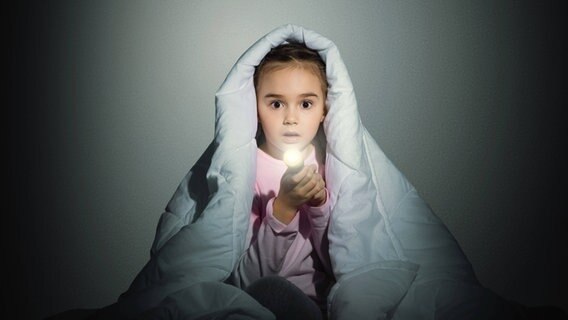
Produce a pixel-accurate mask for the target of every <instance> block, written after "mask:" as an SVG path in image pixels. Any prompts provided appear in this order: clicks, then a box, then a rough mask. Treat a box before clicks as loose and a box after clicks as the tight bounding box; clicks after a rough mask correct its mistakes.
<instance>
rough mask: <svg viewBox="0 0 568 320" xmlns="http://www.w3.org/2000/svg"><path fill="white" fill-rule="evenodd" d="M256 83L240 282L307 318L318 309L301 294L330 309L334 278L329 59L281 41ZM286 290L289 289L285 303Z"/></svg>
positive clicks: (281, 310)
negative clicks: (324, 157)
mask: <svg viewBox="0 0 568 320" xmlns="http://www.w3.org/2000/svg"><path fill="white" fill-rule="evenodd" d="M254 84H255V89H256V98H257V108H258V122H259V129H258V133H257V143H258V152H257V160H256V161H257V162H256V183H255V195H254V199H253V206H252V215H251V219H250V227H249V231H248V236H247V240H246V243H247V247H248V249H247V250H246V251H245V253H244V254H243V256H242V258H241V259H240V261H239V263H238V264H237V267H236V269H235V271H234V272H233V275H232V281H233V283H235V284H236V285H238V286H239V287H242V288H247V292H249V293H250V294H251V295H252V296H253V297H255V298H256V299H257V300H258V301H259V302H261V304H263V305H264V306H266V307H268V308H269V309H270V310H271V311H273V313H275V315H276V316H277V318H282V319H284V318H287V319H300V318H301V317H305V316H309V315H310V313H309V312H310V310H311V311H313V309H314V308H311V309H310V308H309V307H310V305H311V304H310V301H306V300H307V299H302V294H301V292H303V293H304V294H305V295H307V296H309V297H310V298H312V299H313V300H314V301H316V302H317V303H318V305H319V306H320V308H321V309H322V310H325V301H326V299H325V298H326V295H327V292H328V289H329V287H330V284H331V283H332V272H331V266H330V261H329V254H328V244H327V235H326V231H327V226H328V222H329V215H330V201H329V199H328V198H329V197H328V195H327V191H326V189H325V181H324V179H323V177H322V174H323V172H324V170H323V163H322V162H321V157H319V156H316V154H319V155H321V154H322V153H323V150H322V148H321V146H322V144H321V143H314V139H315V138H316V135H317V133H318V130H319V129H320V128H321V123H322V122H323V120H324V117H325V109H326V107H325V102H326V96H327V78H326V75H325V64H324V63H323V61H322V60H321V57H320V56H319V55H318V53H317V52H315V51H313V50H310V49H308V48H306V46H305V45H303V44H294V43H291V44H284V45H280V46H278V47H276V48H274V49H272V50H271V51H270V52H269V53H268V54H267V55H266V56H265V58H264V59H263V60H262V62H261V63H260V65H259V66H258V67H257V69H256V72H255V76H254ZM319 132H320V135H321V132H322V131H321V130H319ZM324 146H325V145H324ZM316 149H318V152H316ZM289 150H296V151H299V152H300V155H301V162H302V163H303V164H304V166H303V167H301V168H299V169H296V168H288V167H287V165H286V164H285V162H284V161H283V157H284V153H285V152H286V151H289ZM318 158H320V161H318ZM266 276H280V277H282V278H283V279H286V280H288V281H289V282H288V281H286V280H283V279H278V278H264V277H266ZM259 279H263V280H262V281H257V280H259ZM267 279H270V280H267ZM255 281H257V282H255ZM295 287H297V288H299V289H301V291H300V290H297V289H296V288H295ZM283 294H288V295H289V297H288V298H287V299H286V300H285V302H284V301H282V298H283V297H282V295H283ZM302 300H304V301H302ZM292 301H297V303H291V302H292ZM295 308H296V309H297V310H296V309H295ZM306 308H307V309H308V310H307V311H305V310H302V309H306ZM296 311H298V312H296ZM293 312H296V314H293ZM313 314H314V312H312V315H313ZM324 314H325V312H324ZM308 318H312V319H313V318H314V317H313V316H312V317H308Z"/></svg>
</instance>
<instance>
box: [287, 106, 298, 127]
mask: <svg viewBox="0 0 568 320" xmlns="http://www.w3.org/2000/svg"><path fill="white" fill-rule="evenodd" d="M284 124H285V125H294V124H298V116H297V114H296V111H295V110H293V108H288V110H286V113H285V114H284Z"/></svg>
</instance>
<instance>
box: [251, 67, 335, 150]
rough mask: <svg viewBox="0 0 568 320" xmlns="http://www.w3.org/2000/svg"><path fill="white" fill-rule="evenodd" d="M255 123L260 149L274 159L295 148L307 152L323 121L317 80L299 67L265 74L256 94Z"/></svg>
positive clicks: (322, 109)
mask: <svg viewBox="0 0 568 320" xmlns="http://www.w3.org/2000/svg"><path fill="white" fill-rule="evenodd" d="M256 97H257V98H256V99H257V109H258V120H259V122H260V124H261V126H262V130H263V131H264V136H265V138H266V142H264V144H262V145H261V146H260V148H261V149H262V150H263V151H264V152H266V153H268V154H269V155H271V156H272V157H274V158H276V159H282V157H283V154H284V152H285V151H287V150H289V149H297V150H299V151H301V152H302V153H303V155H304V157H305V156H306V155H307V153H308V152H309V151H310V148H308V147H309V146H311V142H312V140H313V139H314V137H315V135H316V133H317V131H318V128H319V125H320V123H321V122H322V121H323V119H324V110H325V97H324V93H323V92H322V85H321V81H320V79H319V78H318V77H317V76H316V75H315V74H314V73H312V72H310V71H308V70H306V69H304V68H301V67H287V68H283V69H277V70H274V71H270V72H267V73H264V74H263V75H262V76H261V78H260V79H259V82H258V88H257V92H256Z"/></svg>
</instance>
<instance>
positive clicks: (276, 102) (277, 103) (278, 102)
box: [270, 101, 282, 109]
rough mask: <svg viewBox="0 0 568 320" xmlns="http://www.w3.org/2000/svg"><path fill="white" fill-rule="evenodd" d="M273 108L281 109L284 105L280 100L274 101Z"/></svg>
mask: <svg viewBox="0 0 568 320" xmlns="http://www.w3.org/2000/svg"><path fill="white" fill-rule="evenodd" d="M270 105H271V106H272V108H274V109H280V108H281V107H282V102H280V101H273V102H272V103H271V104H270Z"/></svg>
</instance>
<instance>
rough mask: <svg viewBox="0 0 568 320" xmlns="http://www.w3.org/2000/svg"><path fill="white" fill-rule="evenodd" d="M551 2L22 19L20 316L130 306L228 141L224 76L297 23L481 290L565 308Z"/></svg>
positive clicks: (18, 65)
mask: <svg viewBox="0 0 568 320" xmlns="http://www.w3.org/2000/svg"><path fill="white" fill-rule="evenodd" d="M560 2H561V1H559V3H560ZM552 3H553V2H552V1H551V2H550V3H547V2H542V1H535V2H534V3H530V2H528V1H465V0H464V1H449V0H448V1H404V2H403V1H356V2H355V1H309V2H304V1H272V2H268V1H152V2H150V1H68V2H65V1H59V2H52V3H51V4H47V3H43V2H38V3H28V4H26V5H20V6H19V7H14V8H10V9H9V10H8V9H7V10H6V12H7V15H8V16H9V17H11V19H7V20H5V21H4V24H5V26H6V27H5V28H4V29H5V30H7V31H8V37H7V38H5V41H9V45H8V49H6V50H5V53H6V54H7V55H6V56H7V60H6V61H7V65H6V69H7V70H8V75H9V76H8V77H7V79H8V81H7V84H6V85H5V89H7V93H8V102H9V103H8V104H7V105H6V106H5V109H6V110H7V112H6V115H5V117H3V118H4V121H5V122H6V123H5V127H6V128H8V129H7V131H8V141H7V142H8V143H7V144H6V148H7V149H5V150H6V151H7V152H5V154H6V155H5V157H8V160H9V161H8V164H9V165H8V167H7V171H6V172H7V176H8V186H9V188H8V190H9V191H8V193H7V195H8V196H7V197H6V202H7V203H8V204H9V206H7V208H8V209H6V211H5V212H4V216H5V220H4V222H3V233H2V234H3V237H4V241H3V245H4V246H5V249H6V250H4V254H5V256H8V257H9V259H7V260H5V261H9V262H10V263H9V264H8V266H9V273H8V274H7V278H8V280H11V281H8V282H9V284H10V285H9V286H8V287H6V286H4V289H3V290H4V292H5V293H8V297H9V300H8V302H9V305H10V306H12V307H13V308H16V309H17V310H20V314H21V316H22V317H24V318H25V317H31V318H40V317H44V316H47V315H49V314H52V313H54V312H58V311H63V310H65V309H70V308H93V307H102V306H104V305H107V304H110V303H112V302H113V301H115V299H116V298H117V297H118V295H119V294H120V293H121V292H123V291H125V290H126V289H127V287H128V285H129V283H130V282H131V281H132V280H133V278H134V276H135V275H136V274H137V273H138V271H139V270H140V269H141V268H142V266H143V265H144V264H145V263H146V261H147V260H148V258H149V248H150V245H151V242H152V240H153V236H154V232H155V228H156V224H157V222H158V218H159V215H160V214H161V212H162V211H163V209H164V207H165V204H166V203H167V201H168V200H169V199H170V197H171V195H172V194H173V191H174V190H175V188H176V187H177V184H178V183H179V182H180V180H181V178H182V177H183V176H184V175H185V173H186V172H187V170H188V169H189V168H190V167H191V166H192V165H193V163H194V162H195V161H196V160H197V158H198V157H199V155H200V154H201V153H202V152H203V151H204V150H205V148H206V146H207V145H208V143H209V142H210V140H211V139H212V137H213V125H214V94H215V91H216V90H217V89H218V87H219V86H220V84H221V83H222V81H223V80H224V78H225V76H226V74H227V72H228V71H229V69H230V68H231V66H232V65H233V63H234V62H235V61H236V59H237V58H238V57H239V56H240V55H241V54H242V53H243V52H244V50H245V49H246V48H248V47H249V46H250V45H251V44H252V43H253V42H254V41H256V40H257V39H258V38H259V37H261V36H262V35H264V34H265V33H267V32H269V31H270V30H272V29H274V28H275V27H277V26H279V25H281V24H285V23H296V24H299V25H302V26H305V27H306V28H310V29H313V30H315V31H317V32H318V33H321V34H322V35H325V36H327V37H328V38H330V39H331V40H333V41H334V42H335V43H336V44H337V46H338V47H339V49H340V52H341V53H342V57H343V59H344V61H345V63H346V65H347V68H348V70H349V72H350V75H351V77H352V80H353V84H354V87H355V91H356V95H357V98H358V102H359V109H360V113H361V116H362V119H363V123H364V124H365V126H366V127H367V128H368V129H369V131H370V132H371V134H372V135H373V136H374V137H375V139H376V140H377V141H378V142H379V144H380V145H381V147H382V148H383V149H384V151H385V152H386V154H387V155H388V156H389V157H390V159H391V160H392V161H393V162H394V163H395V164H396V165H397V166H398V168H399V169H400V170H401V171H402V172H403V173H404V174H405V175H406V176H407V177H408V179H409V180H410V181H411V182H412V183H413V184H414V185H415V186H416V188H417V189H418V190H419V192H420V193H421V194H422V196H423V197H424V198H425V200H426V201H427V202H428V203H429V204H430V205H431V206H432V208H433V210H434V211H435V212H436V213H437V214H438V215H439V216H440V217H441V218H442V220H443V221H444V222H445V223H446V224H447V226H448V227H449V229H450V230H451V231H452V233H453V234H454V235H455V237H456V238H457V240H458V241H459V242H460V244H461V246H462V248H463V250H464V252H465V253H466V255H467V256H468V258H469V259H470V260H471V262H472V264H473V266H474V269H475V271H476V274H477V275H478V277H479V279H480V281H481V282H482V284H484V285H485V286H487V287H489V288H490V289H492V290H494V291H495V292H497V293H498V294H500V295H502V296H504V297H505V298H508V299H511V300H515V301H518V302H521V303H524V304H528V305H541V304H555V305H559V306H562V307H563V308H565V309H567V308H568V297H567V295H566V285H567V284H568V281H567V276H566V270H568V265H567V264H566V262H565V261H567V260H568V257H567V251H568V250H566V244H567V243H568V241H567V240H568V239H567V235H566V234H567V232H566V229H567V224H566V219H565V215H566V209H565V207H561V205H562V204H563V203H562V200H563V199H565V198H564V194H565V192H566V184H565V179H566V163H565V159H564V156H561V154H560V151H561V150H562V149H563V148H564V146H565V139H564V135H565V133H566V130H565V129H564V128H563V127H561V124H563V122H564V121H563V119H562V118H561V117H560V101H561V100H564V99H563V98H564V97H561V94H564V93H565V92H566V86H565V84H564V83H563V82H562V81H564V79H563V78H561V72H564V71H565V69H562V68H565V63H564V61H563V59H564V58H565V54H562V52H561V50H560V49H561V42H565V40H564V39H565V35H564V34H563V31H561V30H565V29H566V28H565V25H564V23H561V22H560V19H561V18H562V19H564V18H566V17H565V14H566V9H565V5H564V4H558V5H552ZM561 34H562V36H560V35H561ZM561 59H562V60H561ZM562 70H564V71H562ZM562 77H564V74H562ZM561 80H562V81H561Z"/></svg>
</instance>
